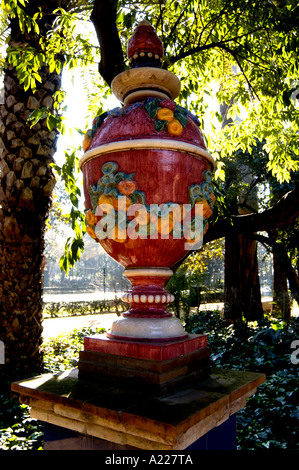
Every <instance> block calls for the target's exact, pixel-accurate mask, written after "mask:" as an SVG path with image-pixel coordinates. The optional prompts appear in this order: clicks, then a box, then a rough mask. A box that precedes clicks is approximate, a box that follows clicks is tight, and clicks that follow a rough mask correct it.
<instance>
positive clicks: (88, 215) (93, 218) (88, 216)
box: [86, 210, 98, 225]
mask: <svg viewBox="0 0 299 470" xmlns="http://www.w3.org/2000/svg"><path fill="white" fill-rule="evenodd" d="M86 222H87V223H88V224H89V225H96V224H97V222H98V218H97V216H96V215H94V214H93V213H92V212H91V210H89V211H88V212H87V213H86Z"/></svg>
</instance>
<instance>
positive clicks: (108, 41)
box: [90, 0, 125, 86]
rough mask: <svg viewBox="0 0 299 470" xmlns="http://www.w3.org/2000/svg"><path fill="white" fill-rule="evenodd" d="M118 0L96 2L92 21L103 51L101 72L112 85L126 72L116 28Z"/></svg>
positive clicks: (97, 0)
mask: <svg viewBox="0 0 299 470" xmlns="http://www.w3.org/2000/svg"><path fill="white" fill-rule="evenodd" d="M116 15H117V0H95V2H94V7H93V10H92V13H91V16H90V19H91V21H92V23H93V25H94V27H95V31H96V34H97V37H98V40H99V44H100V50H101V62H100V64H99V72H100V74H101V76H102V77H103V79H104V80H105V82H107V83H108V85H109V86H110V85H111V82H112V80H113V78H114V77H115V76H116V75H118V74H119V73H121V72H122V71H123V70H125V61H124V56H123V52H122V47H121V42H120V38H119V34H118V30H117V27H116Z"/></svg>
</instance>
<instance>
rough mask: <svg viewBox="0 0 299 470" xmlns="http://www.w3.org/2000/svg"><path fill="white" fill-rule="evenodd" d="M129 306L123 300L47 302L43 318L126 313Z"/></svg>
mask: <svg viewBox="0 0 299 470" xmlns="http://www.w3.org/2000/svg"><path fill="white" fill-rule="evenodd" d="M126 309H127V305H126V304H125V303H124V302H122V301H121V300H119V299H117V300H94V301H91V302H88V301H82V302H47V303H45V304H44V310H43V317H44V318H49V317H50V318H57V317H68V316H81V315H96V314H99V313H103V312H104V313H108V312H109V313H115V312H116V313H119V312H124V311H125V310H126Z"/></svg>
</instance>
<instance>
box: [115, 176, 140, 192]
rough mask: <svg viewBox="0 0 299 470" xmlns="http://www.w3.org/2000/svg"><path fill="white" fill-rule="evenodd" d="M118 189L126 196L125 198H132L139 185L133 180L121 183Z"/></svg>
mask: <svg viewBox="0 0 299 470" xmlns="http://www.w3.org/2000/svg"><path fill="white" fill-rule="evenodd" d="M117 189H118V190H119V192H120V193H121V194H124V195H125V196H130V194H133V192H134V191H135V189H137V183H135V181H131V180H124V181H120V182H119V183H118V185H117Z"/></svg>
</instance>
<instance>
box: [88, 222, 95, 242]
mask: <svg viewBox="0 0 299 470" xmlns="http://www.w3.org/2000/svg"><path fill="white" fill-rule="evenodd" d="M86 232H87V233H88V235H89V236H90V237H91V238H94V239H95V238H97V236H96V234H95V233H94V230H93V229H92V228H91V227H89V225H87V227H86Z"/></svg>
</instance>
